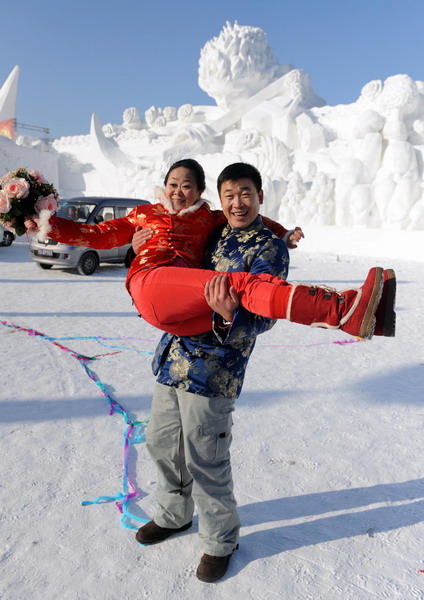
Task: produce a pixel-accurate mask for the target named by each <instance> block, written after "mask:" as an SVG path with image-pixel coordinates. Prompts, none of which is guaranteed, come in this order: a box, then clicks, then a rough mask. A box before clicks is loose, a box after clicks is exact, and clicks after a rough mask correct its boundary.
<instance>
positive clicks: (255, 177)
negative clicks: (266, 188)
mask: <svg viewBox="0 0 424 600" xmlns="http://www.w3.org/2000/svg"><path fill="white" fill-rule="evenodd" d="M239 179H250V180H251V181H252V183H253V185H254V186H255V188H256V191H257V192H260V191H261V189H262V177H261V174H260V173H259V171H258V169H257V168H256V167H254V166H253V165H249V163H241V162H239V163H233V164H232V165H228V167H225V169H224V170H223V171H221V173H220V174H219V175H218V182H217V187H218V194H219V193H220V191H221V186H222V184H223V183H224V181H238V180H239Z"/></svg>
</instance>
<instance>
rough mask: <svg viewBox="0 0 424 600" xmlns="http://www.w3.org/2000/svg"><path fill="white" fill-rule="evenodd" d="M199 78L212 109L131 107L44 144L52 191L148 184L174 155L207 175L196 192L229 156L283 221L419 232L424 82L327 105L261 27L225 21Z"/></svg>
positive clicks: (401, 79)
mask: <svg viewBox="0 0 424 600" xmlns="http://www.w3.org/2000/svg"><path fill="white" fill-rule="evenodd" d="M199 85H200V87H201V88H202V89H203V90H205V91H206V92H207V93H208V94H209V95H210V96H211V97H212V98H213V99H214V100H215V102H216V105H215V106H192V105H190V104H185V105H183V106H180V107H172V106H166V107H162V108H160V107H155V106H152V107H150V108H149V109H148V110H147V111H146V112H145V114H144V118H143V117H142V116H141V115H140V113H139V110H138V109H137V108H135V107H131V108H128V109H126V110H125V111H124V113H123V121H122V123H121V124H119V125H117V124H110V123H109V124H105V125H103V126H101V124H100V123H99V121H98V119H97V117H96V116H95V115H93V118H92V123H91V128H90V134H89V135H82V136H74V137H66V138H59V139H57V140H54V142H53V145H52V149H53V151H54V152H55V153H56V156H57V160H58V168H59V181H58V182H57V183H58V185H59V189H60V191H61V195H62V196H68V197H70V196H73V195H81V194H82V195H95V194H96V195H97V194H100V195H108V196H117V195H123V196H131V197H139V198H147V199H149V200H153V199H154V198H153V189H154V186H155V185H157V184H158V183H159V184H160V183H161V182H162V180H163V177H164V175H165V172H166V170H167V168H168V167H169V166H170V164H172V162H174V161H175V160H178V159H180V158H184V157H192V158H196V159H197V160H199V162H201V164H202V165H203V166H204V168H205V171H206V173H207V182H208V188H207V193H206V195H207V196H208V197H209V199H210V200H211V202H212V204H213V205H214V206H218V198H217V195H216V191H215V181H216V177H217V175H218V173H219V172H220V171H221V169H222V168H223V167H224V166H226V165H227V164H229V163H231V162H234V161H247V162H250V163H252V164H254V165H255V166H256V167H257V168H258V169H259V170H260V171H261V173H262V175H263V180H264V191H265V203H264V211H263V212H264V213H265V214H268V215H269V216H272V217H274V218H276V219H279V220H281V221H283V222H284V223H285V224H287V225H290V224H294V223H297V224H301V225H307V224H317V225H340V226H349V227H350V226H357V227H384V228H392V229H409V230H413V229H424V181H423V154H424V82H421V81H414V80H412V79H411V78H410V77H409V76H408V75H394V76H392V77H389V78H388V79H386V80H385V81H384V82H382V81H371V82H370V83H367V84H366V85H365V86H364V87H363V88H362V90H361V92H360V95H359V98H358V100H357V101H356V102H354V103H352V104H349V105H338V106H328V105H326V104H325V101H324V100H322V98H320V97H318V96H316V95H315V93H314V91H313V87H312V82H311V79H310V77H309V75H307V74H306V73H304V72H303V71H301V70H298V69H295V68H294V67H293V66H292V65H279V64H278V63H277V61H276V59H275V57H274V55H273V52H272V50H271V49H270V48H269V46H268V43H267V39H266V34H265V32H264V31H262V30H261V29H259V28H255V27H246V26H240V25H238V23H235V24H234V25H231V24H229V23H227V24H226V25H225V27H224V28H223V30H222V32H221V33H220V35H219V36H218V37H216V38H214V39H213V40H211V41H209V42H208V43H207V44H206V45H205V46H204V48H203V49H202V50H201V56H200V62H199Z"/></svg>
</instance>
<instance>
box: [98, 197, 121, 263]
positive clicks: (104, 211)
mask: <svg viewBox="0 0 424 600" xmlns="http://www.w3.org/2000/svg"><path fill="white" fill-rule="evenodd" d="M115 218H116V217H115V207H114V206H111V205H110V206H101V207H100V208H99V209H98V211H97V213H96V216H95V217H94V223H104V222H105V221H110V220H111V219H115ZM98 253H99V256H100V262H118V260H119V259H118V255H119V248H110V249H108V250H98Z"/></svg>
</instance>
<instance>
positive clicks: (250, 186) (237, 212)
mask: <svg viewBox="0 0 424 600" xmlns="http://www.w3.org/2000/svg"><path fill="white" fill-rule="evenodd" d="M219 196H220V200H221V206H222V210H223V213H224V215H225V216H226V217H227V220H228V223H229V224H230V226H231V227H233V228H234V227H237V228H239V229H244V228H245V227H249V225H250V224H251V223H253V221H254V220H255V219H256V217H257V216H258V214H259V209H260V206H261V204H262V202H263V191H262V190H260V191H259V192H258V191H257V189H256V187H255V185H254V183H253V181H252V180H251V179H247V178H243V179H237V181H231V180H229V181H224V182H223V183H222V185H221V190H220V194H219Z"/></svg>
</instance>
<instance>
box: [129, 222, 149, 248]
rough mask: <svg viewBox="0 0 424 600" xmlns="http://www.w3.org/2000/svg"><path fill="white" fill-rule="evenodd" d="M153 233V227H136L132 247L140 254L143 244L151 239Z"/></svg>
mask: <svg viewBox="0 0 424 600" xmlns="http://www.w3.org/2000/svg"><path fill="white" fill-rule="evenodd" d="M152 235H153V229H150V228H146V229H142V228H141V227H136V229H135V234H134V235H133V239H132V242H131V244H132V248H133V250H134V252H135V253H136V254H138V253H139V252H140V250H141V247H142V245H143V244H144V243H145V242H147V240H150V238H151V237H152Z"/></svg>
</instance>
